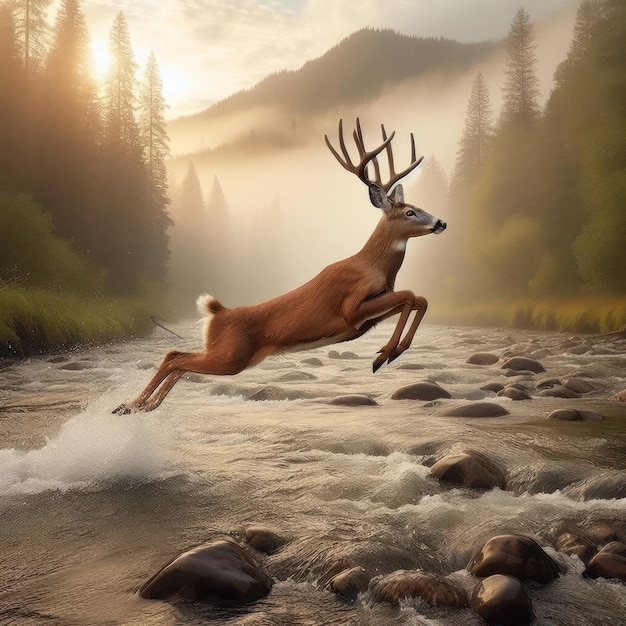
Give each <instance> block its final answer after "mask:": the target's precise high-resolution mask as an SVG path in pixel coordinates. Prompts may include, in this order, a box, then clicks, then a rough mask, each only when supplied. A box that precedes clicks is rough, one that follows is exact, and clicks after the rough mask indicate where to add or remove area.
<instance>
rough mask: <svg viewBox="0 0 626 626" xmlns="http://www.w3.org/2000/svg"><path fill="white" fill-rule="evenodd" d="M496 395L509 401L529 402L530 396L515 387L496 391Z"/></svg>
mask: <svg viewBox="0 0 626 626" xmlns="http://www.w3.org/2000/svg"><path fill="white" fill-rule="evenodd" d="M498 395H499V396H501V397H504V398H510V399H511V400H530V396H529V395H528V394H527V393H526V392H525V391H523V390H522V389H517V388H516V387H505V388H504V389H502V390H501V391H498Z"/></svg>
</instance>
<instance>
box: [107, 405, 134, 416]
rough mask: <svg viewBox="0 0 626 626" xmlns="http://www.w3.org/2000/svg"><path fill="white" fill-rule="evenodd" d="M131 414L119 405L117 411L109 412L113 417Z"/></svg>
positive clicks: (127, 408) (129, 410)
mask: <svg viewBox="0 0 626 626" xmlns="http://www.w3.org/2000/svg"><path fill="white" fill-rule="evenodd" d="M132 412H133V411H132V409H131V408H130V407H127V406H126V405H125V404H120V405H119V406H118V407H117V409H113V410H112V411H111V413H112V414H113V415H130V414H131V413H132Z"/></svg>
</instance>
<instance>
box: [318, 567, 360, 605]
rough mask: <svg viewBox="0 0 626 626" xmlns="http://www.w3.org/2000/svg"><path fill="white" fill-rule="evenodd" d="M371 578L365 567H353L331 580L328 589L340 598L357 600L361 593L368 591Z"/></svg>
mask: <svg viewBox="0 0 626 626" xmlns="http://www.w3.org/2000/svg"><path fill="white" fill-rule="evenodd" d="M369 582H370V577H369V576H368V574H367V572H366V571H365V569H364V568H363V567H360V566H358V567H352V568H350V569H347V570H344V571H343V572H339V574H337V575H336V576H333V578H331V579H330V581H329V583H328V585H326V589H328V590H329V591H332V592H333V593H336V594H337V595H339V596H343V597H344V598H348V599H349V600H356V599H357V597H358V595H359V594H360V593H363V592H365V591H367V587H368V585H369Z"/></svg>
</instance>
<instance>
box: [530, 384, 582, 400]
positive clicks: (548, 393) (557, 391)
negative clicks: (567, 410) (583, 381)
mask: <svg viewBox="0 0 626 626" xmlns="http://www.w3.org/2000/svg"><path fill="white" fill-rule="evenodd" d="M537 395H538V396H542V397H544V398H580V394H579V393H576V392H575V391H572V390H571V389H568V388H567V387H564V386H563V385H558V386H556V387H550V388H549V389H543V390H542V391H540V392H539V393H538V394H537Z"/></svg>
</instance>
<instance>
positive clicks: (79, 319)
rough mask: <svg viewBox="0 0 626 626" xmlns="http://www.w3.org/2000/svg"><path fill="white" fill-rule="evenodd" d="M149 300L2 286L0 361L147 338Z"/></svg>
mask: <svg viewBox="0 0 626 626" xmlns="http://www.w3.org/2000/svg"><path fill="white" fill-rule="evenodd" d="M150 312H151V311H150V304H149V302H148V301H146V299H145V298H140V297H135V298H113V297H110V296H109V297H106V296H100V297H95V298H89V299H87V298H85V297H84V296H80V295H75V294H71V293H65V292H57V291H54V292H53V291H49V290H45V289H35V288H27V287H20V286H16V285H14V284H9V283H6V282H5V283H1V284H0V357H24V356H33V355H36V354H43V353H45V352H52V351H57V350H67V349H72V348H75V347H77V346H79V345H85V344H100V343H106V342H111V341H119V340H125V339H132V338H135V337H140V336H145V335H147V334H148V333H149V332H150V331H151V329H152V323H151V321H150V319H149V317H148V314H149V313H150Z"/></svg>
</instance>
